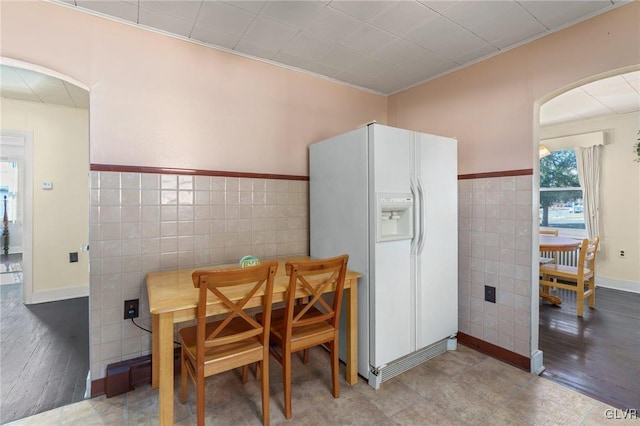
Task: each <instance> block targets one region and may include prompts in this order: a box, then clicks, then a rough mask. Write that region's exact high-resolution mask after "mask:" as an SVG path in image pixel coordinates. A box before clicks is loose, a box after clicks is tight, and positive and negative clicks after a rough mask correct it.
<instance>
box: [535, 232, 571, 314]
mask: <svg viewBox="0 0 640 426" xmlns="http://www.w3.org/2000/svg"><path fill="white" fill-rule="evenodd" d="M578 247H580V240H575V239H573V238H566V237H556V236H555V235H546V234H540V251H551V252H555V251H573V250H576V249H577V248H578ZM540 297H542V298H543V299H545V300H547V301H548V302H550V303H553V304H554V305H559V304H561V303H562V300H560V298H559V297H557V296H552V295H550V294H549V293H547V292H545V291H543V290H542V289H540Z"/></svg>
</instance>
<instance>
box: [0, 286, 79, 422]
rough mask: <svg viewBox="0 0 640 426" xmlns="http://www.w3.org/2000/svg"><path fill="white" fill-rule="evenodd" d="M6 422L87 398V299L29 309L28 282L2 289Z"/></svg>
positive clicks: (0, 411) (0, 380) (1, 409)
mask: <svg viewBox="0 0 640 426" xmlns="http://www.w3.org/2000/svg"><path fill="white" fill-rule="evenodd" d="M0 339H1V350H0V388H1V395H2V401H1V404H0V423H3V424H4V423H7V422H10V421H13V420H16V419H21V418H23V417H27V416H30V415H33V414H36V413H40V412H43V411H47V410H50V409H53V408H56V407H60V406H63V405H66V404H70V403H72V402H77V401H80V400H82V399H84V393H85V388H86V379H87V373H88V372H89V301H88V298H87V297H82V298H77V299H70V300H65V301H59V302H50V303H41V304H37V305H29V306H25V305H24V304H23V303H22V284H9V285H2V286H0Z"/></svg>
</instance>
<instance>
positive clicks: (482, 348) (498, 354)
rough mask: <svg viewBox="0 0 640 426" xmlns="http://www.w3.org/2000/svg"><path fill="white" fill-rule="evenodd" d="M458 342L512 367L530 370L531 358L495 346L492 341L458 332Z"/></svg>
mask: <svg viewBox="0 0 640 426" xmlns="http://www.w3.org/2000/svg"><path fill="white" fill-rule="evenodd" d="M458 343H459V344H461V345H464V346H467V347H469V348H471V349H475V350H477V351H478V352H481V353H483V354H485V355H489V356H490V357H492V358H496V359H499V360H500V361H502V362H506V363H507V364H510V365H513V366H514V367H518V368H520V369H521V370H525V371H527V372H530V371H531V359H529V358H527V357H525V356H522V355H520V354H517V353H515V352H511V351H510V350H508V349H505V348H501V347H500V346H496V345H494V344H493V343H489V342H485V341H484V340H480V339H478V338H477V337H473V336H469V335H468V334H464V333H462V332H458Z"/></svg>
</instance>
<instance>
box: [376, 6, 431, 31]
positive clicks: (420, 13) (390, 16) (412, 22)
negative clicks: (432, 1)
mask: <svg viewBox="0 0 640 426" xmlns="http://www.w3.org/2000/svg"><path fill="white" fill-rule="evenodd" d="M435 14H436V13H435V12H434V11H432V10H431V9H429V8H427V7H425V6H424V5H423V4H420V3H417V2H415V1H400V2H396V3H393V4H392V5H391V6H389V7H388V8H386V9H384V10H382V11H381V12H380V13H379V14H377V15H376V16H375V17H374V18H372V19H371V20H370V21H369V22H370V23H371V25H374V26H376V27H378V28H381V29H383V30H385V31H388V32H390V33H392V34H396V35H400V36H402V35H405V34H406V33H408V32H409V31H411V30H412V29H414V28H416V27H418V26H419V25H420V24H421V23H422V22H424V20H426V19H428V18H430V17H433V16H434V15H435Z"/></svg>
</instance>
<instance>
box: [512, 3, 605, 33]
mask: <svg viewBox="0 0 640 426" xmlns="http://www.w3.org/2000/svg"><path fill="white" fill-rule="evenodd" d="M520 4H521V5H522V7H524V8H525V9H527V10H528V11H529V12H531V13H532V14H533V16H535V17H536V19H538V20H539V21H540V22H542V23H543V24H544V25H546V26H547V28H555V27H559V26H562V25H565V24H568V23H572V22H574V21H576V20H580V19H584V18H585V17H586V16H589V15H591V14H592V13H595V12H597V11H599V10H600V9H604V8H609V7H611V2H609V1H606V0H600V1H598V0H586V1H585V0H566V1H522V2H520Z"/></svg>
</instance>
